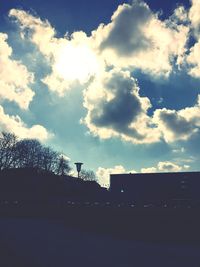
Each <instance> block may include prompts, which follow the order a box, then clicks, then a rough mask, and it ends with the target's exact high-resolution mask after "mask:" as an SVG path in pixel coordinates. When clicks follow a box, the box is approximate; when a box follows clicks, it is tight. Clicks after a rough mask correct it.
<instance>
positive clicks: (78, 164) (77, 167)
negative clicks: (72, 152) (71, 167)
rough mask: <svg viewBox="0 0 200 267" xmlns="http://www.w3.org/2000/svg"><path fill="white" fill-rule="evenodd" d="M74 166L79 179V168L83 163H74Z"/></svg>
mask: <svg viewBox="0 0 200 267" xmlns="http://www.w3.org/2000/svg"><path fill="white" fill-rule="evenodd" d="M74 164H75V165H76V170H77V172H78V178H79V175H80V171H81V166H82V165H83V163H82V162H75V163H74Z"/></svg>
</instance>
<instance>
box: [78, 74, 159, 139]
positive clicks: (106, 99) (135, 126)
mask: <svg viewBox="0 0 200 267" xmlns="http://www.w3.org/2000/svg"><path fill="white" fill-rule="evenodd" d="M84 107H85V108H87V110H88V113H87V116H86V118H85V119H84V120H83V122H84V123H85V124H86V125H87V127H88V128H89V130H90V132H92V133H93V134H94V135H98V136H100V138H103V139H106V138H110V137H120V138H122V139H124V140H126V141H131V142H133V143H152V142H156V141H159V138H160V133H159V132H158V131H157V129H156V128H155V127H154V125H153V124H152V123H151V118H150V117H148V115H147V110H148V109H149V108H150V107H151V103H150V101H149V99H148V98H147V97H141V96H140V95H139V87H138V85H137V81H136V80H135V79H134V78H132V77H131V76H130V73H129V72H127V71H126V72H124V71H120V70H117V69H114V70H111V71H109V72H105V73H103V74H102V76H99V77H97V78H96V79H94V80H93V82H92V83H91V85H90V86H89V87H88V88H87V89H86V90H85V92H84Z"/></svg>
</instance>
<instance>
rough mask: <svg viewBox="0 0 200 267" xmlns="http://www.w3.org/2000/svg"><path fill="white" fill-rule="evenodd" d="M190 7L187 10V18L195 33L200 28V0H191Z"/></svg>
mask: <svg viewBox="0 0 200 267" xmlns="http://www.w3.org/2000/svg"><path fill="white" fill-rule="evenodd" d="M191 4H192V5H191V8H190V10H189V19H190V21H191V24H192V27H193V29H194V30H195V32H196V33H198V32H199V30H200V12H199V10H200V1H199V0H191Z"/></svg>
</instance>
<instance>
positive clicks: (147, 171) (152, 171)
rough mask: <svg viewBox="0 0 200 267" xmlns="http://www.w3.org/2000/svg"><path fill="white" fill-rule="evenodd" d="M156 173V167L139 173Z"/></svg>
mask: <svg viewBox="0 0 200 267" xmlns="http://www.w3.org/2000/svg"><path fill="white" fill-rule="evenodd" d="M155 172H157V168H156V167H149V168H142V169H141V173H155Z"/></svg>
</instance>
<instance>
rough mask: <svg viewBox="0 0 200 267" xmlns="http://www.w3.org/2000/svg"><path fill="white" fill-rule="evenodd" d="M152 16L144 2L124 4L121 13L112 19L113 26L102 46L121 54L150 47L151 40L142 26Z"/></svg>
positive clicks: (128, 53) (136, 51)
mask: <svg viewBox="0 0 200 267" xmlns="http://www.w3.org/2000/svg"><path fill="white" fill-rule="evenodd" d="M116 12H117V11H116ZM151 17H152V13H151V11H150V9H149V7H148V6H147V5H146V4H145V3H144V2H139V1H133V4H132V5H128V4H124V5H123V6H121V11H120V12H119V14H118V15H117V16H116V17H114V18H113V19H112V23H111V24H112V28H111V30H110V32H109V34H108V36H107V38H106V39H105V40H103V41H102V43H101V46H100V48H101V49H102V50H103V49H105V48H113V49H115V50H116V52H117V53H118V54H119V55H121V56H129V55H130V54H133V53H138V52H140V51H143V50H146V49H147V48H148V47H150V40H149V39H147V38H146V37H145V35H144V33H143V31H142V28H143V27H145V24H146V23H147V22H148V21H149V20H150V19H151Z"/></svg>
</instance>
